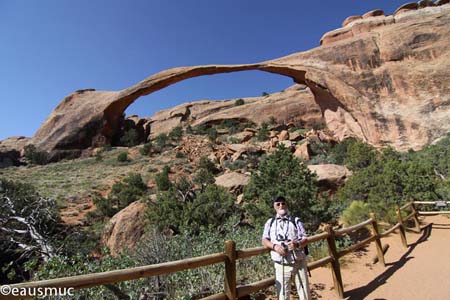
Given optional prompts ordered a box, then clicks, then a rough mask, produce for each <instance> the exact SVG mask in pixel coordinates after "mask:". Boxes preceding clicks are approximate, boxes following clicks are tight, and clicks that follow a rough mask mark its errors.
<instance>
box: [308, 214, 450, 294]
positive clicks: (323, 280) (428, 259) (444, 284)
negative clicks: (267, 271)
mask: <svg viewBox="0 0 450 300" xmlns="http://www.w3.org/2000/svg"><path fill="white" fill-rule="evenodd" d="M422 221H423V223H422V227H423V226H425V228H424V230H423V231H422V233H420V234H416V233H407V241H408V245H409V247H408V249H406V248H404V247H403V246H402V244H401V240H400V236H399V235H398V234H392V235H391V236H389V237H388V238H386V239H383V240H382V243H383V244H385V243H388V244H389V245H390V248H389V250H388V251H387V253H386V255H385V260H386V267H385V268H384V267H382V266H381V265H380V264H375V265H373V264H372V263H371V260H372V258H373V257H374V256H375V253H376V251H375V245H374V244H373V243H372V244H371V245H370V246H368V247H367V249H365V251H363V252H361V253H358V254H355V255H353V254H352V255H351V256H349V258H343V259H344V261H343V263H342V264H343V266H342V278H343V282H344V291H345V298H344V299H347V300H362V299H367V300H414V299H430V300H431V299H433V300H446V299H450V218H448V217H445V216H432V217H427V218H425V219H423V220H422ZM427 225H428V226H427ZM349 260H350V261H349ZM310 279H311V285H312V287H313V295H314V299H321V300H322V299H323V300H333V299H338V296H337V295H336V293H335V291H334V289H333V282H332V278H331V270H330V269H329V268H319V269H317V270H314V271H312V277H311V278H310Z"/></svg>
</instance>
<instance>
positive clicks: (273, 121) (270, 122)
mask: <svg viewBox="0 0 450 300" xmlns="http://www.w3.org/2000/svg"><path fill="white" fill-rule="evenodd" d="M269 124H270V125H276V124H277V118H275V117H274V116H270V117H269Z"/></svg>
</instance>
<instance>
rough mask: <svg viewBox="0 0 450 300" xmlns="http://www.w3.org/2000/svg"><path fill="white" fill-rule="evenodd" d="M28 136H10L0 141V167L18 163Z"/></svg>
mask: <svg viewBox="0 0 450 300" xmlns="http://www.w3.org/2000/svg"><path fill="white" fill-rule="evenodd" d="M29 140H30V138H27V137H24V136H18V137H10V138H7V139H4V140H2V141H0V168H7V167H11V166H18V165H20V157H21V156H22V155H23V151H24V147H25V146H26V145H27V143H28V142H29Z"/></svg>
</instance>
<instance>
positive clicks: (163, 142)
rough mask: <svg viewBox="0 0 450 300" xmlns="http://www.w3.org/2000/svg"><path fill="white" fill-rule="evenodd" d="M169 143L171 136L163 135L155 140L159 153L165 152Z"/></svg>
mask: <svg viewBox="0 0 450 300" xmlns="http://www.w3.org/2000/svg"><path fill="white" fill-rule="evenodd" d="M168 142H169V136H168V135H167V134H165V133H161V134H160V135H158V136H157V137H156V138H155V146H156V147H157V148H158V150H159V151H163V150H164V148H165V147H166V146H167V144H168Z"/></svg>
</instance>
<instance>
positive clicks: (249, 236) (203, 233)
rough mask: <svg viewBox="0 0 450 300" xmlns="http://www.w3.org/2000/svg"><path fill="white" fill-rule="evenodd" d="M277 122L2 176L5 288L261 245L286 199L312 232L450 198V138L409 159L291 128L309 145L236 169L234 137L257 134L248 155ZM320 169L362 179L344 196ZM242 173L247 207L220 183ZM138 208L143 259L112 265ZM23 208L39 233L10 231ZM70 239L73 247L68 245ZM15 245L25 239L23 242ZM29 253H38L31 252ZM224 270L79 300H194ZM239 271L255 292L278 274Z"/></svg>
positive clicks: (248, 266) (349, 184) (232, 126)
mask: <svg viewBox="0 0 450 300" xmlns="http://www.w3.org/2000/svg"><path fill="white" fill-rule="evenodd" d="M239 105H242V104H239ZM274 122H276V120H268V122H266V123H263V124H261V125H259V126H258V125H255V124H250V123H246V124H245V125H244V124H241V123H239V122H236V121H233V120H230V121H227V122H222V123H221V124H215V125H210V126H207V127H199V128H192V127H191V128H190V129H188V128H187V127H186V128H185V129H183V128H182V127H177V128H175V129H173V130H172V131H171V132H169V133H168V134H160V135H157V136H156V137H155V138H154V139H153V140H151V141H148V142H146V143H144V144H143V145H138V146H133V147H127V148H123V147H107V148H104V149H100V150H98V151H97V152H96V153H95V154H93V155H92V157H89V158H80V159H75V160H68V161H62V162H59V163H54V164H48V165H40V164H31V165H28V166H21V167H16V168H7V169H2V170H0V176H2V177H5V176H6V175H7V176H8V178H9V179H8V180H6V179H1V181H0V182H1V185H0V191H1V193H2V202H1V205H2V210H1V211H2V215H1V216H0V221H1V223H0V226H1V228H0V230H3V233H6V234H2V238H1V240H0V246H1V247H2V251H3V253H6V256H4V257H2V260H1V264H2V281H3V282H17V281H23V280H29V279H33V280H39V279H50V278H56V277H62V276H69V275H75V274H84V273H92V272H99V271H106V270H114V269H119V268H126V267H132V266H138V265H144V264H152V263H158V262H163V261H169V260H176V259H182V258H187V257H193V256H199V255H205V254H208V253H214V252H220V251H222V250H223V243H224V241H225V240H227V239H233V240H235V241H236V242H237V247H238V248H247V247H255V246H259V245H260V237H261V234H262V225H263V222H264V221H265V220H267V218H269V217H271V215H272V209H271V204H270V199H271V198H272V197H273V196H275V195H278V194H284V195H285V196H286V197H287V199H288V201H289V202H290V204H291V205H290V207H291V210H292V212H293V213H294V214H296V215H298V216H300V217H301V218H302V220H303V221H304V223H305V225H306V227H307V230H308V232H310V233H311V234H312V233H315V232H316V231H317V230H318V228H319V227H320V225H321V224H323V223H332V224H335V225H336V224H339V223H341V222H342V223H344V224H354V223H357V222H360V221H361V220H363V219H365V218H367V216H368V214H369V212H375V213H376V214H377V216H378V218H379V219H381V220H383V221H385V222H394V221H395V220H394V216H393V214H392V213H393V211H394V208H395V206H396V205H401V204H403V203H405V202H406V201H408V200H410V199H420V200H436V199H448V196H449V194H450V192H449V191H450V189H449V182H448V173H449V167H450V152H449V150H448V145H449V144H450V137H449V136H446V137H445V138H443V139H442V140H441V141H440V142H439V143H436V144H435V145H430V146H428V147H427V148H425V149H423V150H421V151H417V152H415V151H409V152H403V153H400V152H397V151H395V150H393V149H391V148H385V149H382V150H377V149H375V148H373V147H371V146H370V145H367V144H364V143H362V142H360V141H358V140H356V139H347V140H344V141H342V142H340V143H337V142H336V141H325V140H320V139H317V138H314V139H308V138H307V134H308V132H309V130H308V129H305V128H301V127H290V128H289V131H288V132H289V133H290V134H291V136H298V137H299V138H298V139H299V140H297V141H295V142H291V141H289V143H288V144H283V143H279V145H278V146H277V147H274V148H273V149H271V150H270V151H261V152H258V151H257V152H248V153H243V154H242V155H240V156H239V157H237V156H236V157H235V158H234V159H231V158H230V157H227V156H226V151H225V150H226V149H228V148H227V147H228V144H239V143H238V142H240V140H238V138H237V137H235V136H236V134H239V133H242V132H243V131H244V130H245V128H250V129H251V130H252V131H251V133H252V134H253V137H252V138H251V139H250V140H249V141H248V142H246V144H248V145H249V146H251V147H258V145H259V143H271V141H272V137H271V131H273V128H274V126H279V124H278V125H277V124H271V123H274ZM303 143H308V149H309V150H308V151H309V154H310V157H309V160H306V159H304V158H301V157H295V156H293V151H294V146H295V145H302V144H303ZM191 144H194V145H195V146H190V145H191ZM295 147H296V146H295ZM189 149H194V150H195V151H199V149H201V150H202V151H203V152H202V153H204V154H203V155H200V154H198V152H195V154H192V153H191V152H189V151H191V150H189ZM31 150H33V149H31ZM34 150H35V149H34ZM192 151H193V150H192ZM221 151H222V152H221ZM215 152H218V153H219V152H220V153H225V155H224V157H225V158H224V159H223V160H222V161H219V159H218V158H217V157H216V158H215V159H214V158H211V156H210V155H209V156H208V154H211V153H215ZM99 153H100V154H99ZM99 155H100V156H101V158H100V159H99V158H98V156H99ZM119 157H125V159H123V158H120V159H119ZM319 163H328V164H338V165H343V166H346V167H347V168H348V169H349V170H351V171H352V172H353V175H352V176H351V177H350V178H349V179H348V180H347V181H346V183H345V184H344V185H342V186H340V187H338V188H337V189H335V190H324V189H323V188H319V187H318V181H317V176H316V174H314V173H312V172H311V171H310V170H309V169H308V165H309V164H319ZM231 171H237V172H241V173H246V174H247V175H248V176H249V178H250V179H249V183H248V184H247V185H246V186H245V187H244V189H243V193H242V194H243V195H242V196H243V200H242V201H241V202H237V194H236V193H233V192H232V191H230V190H229V189H227V188H224V187H222V186H219V185H217V184H216V181H215V178H216V177H217V176H219V175H221V174H223V173H224V172H231ZM83 199H84V200H83ZM77 201H88V202H92V203H93V204H94V206H93V207H94V208H95V209H93V210H90V211H89V212H87V213H86V214H84V213H80V216H79V217H80V218H81V219H83V223H82V224H83V226H81V227H78V228H75V229H74V228H72V227H71V226H68V225H67V224H66V225H64V222H62V221H61V216H60V214H62V213H61V212H62V211H64V210H65V209H67V207H69V206H71V205H73V203H71V202H77ZM135 201H141V202H142V203H145V204H146V207H147V210H146V213H145V224H144V226H145V233H144V235H143V236H142V238H141V239H140V242H139V243H138V244H137V245H136V246H135V247H134V250H124V251H123V252H121V254H119V255H114V256H113V255H111V254H110V253H109V251H108V249H106V248H103V246H102V245H101V244H100V243H99V242H98V241H99V240H100V235H101V234H102V231H103V227H104V226H105V225H106V224H107V223H108V221H109V219H110V218H111V217H112V216H113V215H115V214H116V213H118V212H120V211H121V210H122V209H124V208H125V207H127V206H128V205H130V204H131V203H133V202H135ZM24 205H26V206H29V207H34V208H35V209H34V210H33V213H34V215H33V220H34V221H33V222H35V221H36V222H37V223H33V224H34V225H33V224H31V223H30V224H28V225H27V224H23V223H22V224H21V223H20V222H11V221H8V218H11V216H12V215H13V214H14V212H17V211H18V209H16V210H12V209H11V207H13V208H14V207H17V208H20V207H24ZM5 212H7V213H5ZM44 212H45V213H44ZM30 213H32V212H31V210H30ZM62 216H63V219H64V215H62ZM24 218H25V219H26V218H27V216H26V215H25V216H24ZM29 225H32V226H37V227H36V228H38V231H37V232H39V234H40V238H38V239H36V237H35V236H34V237H33V236H32V235H30V234H28V235H27V234H19V232H22V231H24V230H25V231H26V228H28V227H27V226H29ZM68 232H69V233H70V238H63V236H64V234H67V233H68ZM10 237H12V238H13V239H21V240H20V241H19V240H16V242H12V240H11V239H10ZM351 242H352V241H351V240H345V239H344V240H340V241H338V244H339V245H341V246H342V247H344V246H347V245H348V244H349V243H351ZM20 243H23V244H24V243H28V244H29V245H30V246H31V247H32V248H33V249H34V250H33V251H28V252H27V251H23V250H22V252H21V251H20V247H19V244H20ZM74 244H76V245H74ZM43 247H46V248H43ZM43 249H47V250H48V251H47V250H46V251H44V250H43ZM324 249H325V248H324V247H323V245H320V244H317V245H314V246H313V247H311V249H310V250H311V255H312V257H313V258H312V259H318V258H320V257H322V256H323V255H325V253H324ZM50 250H51V251H50ZM221 268H222V267H221V266H212V267H207V268H201V269H199V270H191V271H185V272H180V273H177V274H173V275H169V276H160V277H158V278H151V279H146V280H136V281H132V282H126V283H121V284H118V285H114V286H106V287H101V288H95V289H87V290H83V291H82V292H80V294H79V295H81V296H80V297H87V298H88V299H104V298H114V297H119V296H120V295H121V294H126V295H128V296H131V297H137V296H138V295H140V294H143V293H147V294H151V295H162V296H164V297H168V298H170V299H191V298H192V297H194V298H195V297H199V296H205V295H208V294H212V293H215V292H218V291H220V290H221V289H222V272H223V270H221ZM238 273H239V275H238V278H240V279H239V280H240V282H242V283H244V282H249V281H255V280H258V279H262V278H265V277H267V276H269V275H270V274H271V269H270V264H269V263H268V262H267V260H266V259H264V258H263V257H259V258H255V259H251V260H248V261H244V262H241V265H240V266H239V268H238Z"/></svg>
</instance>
